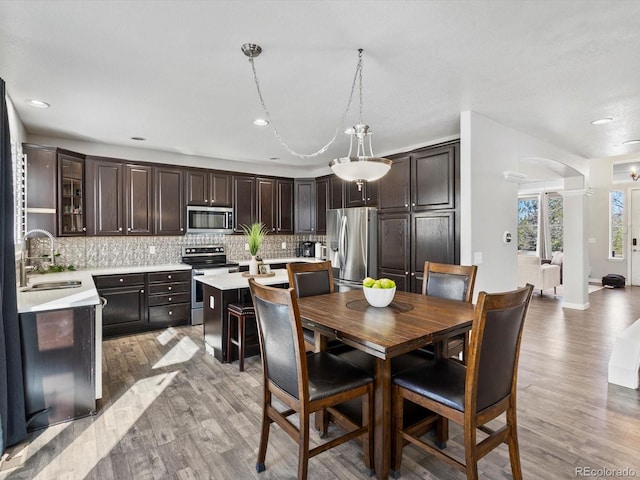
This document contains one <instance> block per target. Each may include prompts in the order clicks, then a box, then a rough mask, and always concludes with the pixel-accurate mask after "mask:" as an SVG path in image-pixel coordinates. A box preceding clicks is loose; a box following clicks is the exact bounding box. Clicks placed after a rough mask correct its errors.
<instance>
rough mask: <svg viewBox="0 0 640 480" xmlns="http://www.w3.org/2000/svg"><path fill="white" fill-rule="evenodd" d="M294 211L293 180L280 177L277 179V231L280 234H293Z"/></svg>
mask: <svg viewBox="0 0 640 480" xmlns="http://www.w3.org/2000/svg"><path fill="white" fill-rule="evenodd" d="M294 212H295V206H294V203H293V180H291V179H284V178H278V179H277V180H276V233H277V234H278V235H290V234H293V219H294Z"/></svg>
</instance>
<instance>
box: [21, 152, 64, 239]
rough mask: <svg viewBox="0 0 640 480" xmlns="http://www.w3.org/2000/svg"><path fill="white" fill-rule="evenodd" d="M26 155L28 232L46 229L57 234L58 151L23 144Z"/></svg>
mask: <svg viewBox="0 0 640 480" xmlns="http://www.w3.org/2000/svg"><path fill="white" fill-rule="evenodd" d="M22 151H23V153H25V154H26V156H27V158H26V166H25V175H26V192H25V195H26V197H25V208H26V210H25V213H26V221H27V225H26V229H27V230H31V229H34V228H42V229H45V230H47V231H49V232H51V233H52V234H54V235H55V234H56V233H57V232H56V224H57V221H56V212H57V210H56V203H57V198H56V181H57V174H56V172H57V168H56V161H57V160H56V149H55V148H50V147H41V146H39V145H31V144H23V146H22Z"/></svg>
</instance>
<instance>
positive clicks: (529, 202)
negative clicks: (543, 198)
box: [518, 196, 538, 253]
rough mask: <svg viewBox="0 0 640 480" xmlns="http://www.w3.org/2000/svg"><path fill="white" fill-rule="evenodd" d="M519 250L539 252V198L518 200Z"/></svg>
mask: <svg viewBox="0 0 640 480" xmlns="http://www.w3.org/2000/svg"><path fill="white" fill-rule="evenodd" d="M518 250H520V251H522V252H527V253H535V252H536V251H537V250H538V197H537V196H535V197H523V198H520V199H518Z"/></svg>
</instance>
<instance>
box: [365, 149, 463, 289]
mask: <svg viewBox="0 0 640 480" xmlns="http://www.w3.org/2000/svg"><path fill="white" fill-rule="evenodd" d="M458 148H459V143H457V142H454V143H448V144H444V145H436V146H434V147H429V148H424V149H420V150H417V151H415V152H410V153H408V154H403V155H398V156H396V157H395V158H392V160H393V162H394V163H393V165H392V166H391V171H390V172H389V173H387V175H386V176H384V177H382V178H381V179H380V181H379V182H380V185H379V187H380V188H379V197H378V207H379V215H378V229H379V230H378V245H379V247H378V249H379V252H378V266H379V271H378V274H379V276H383V277H388V278H392V279H393V280H395V281H396V284H397V285H398V288H400V289H407V290H410V291H413V292H417V293H419V292H420V291H421V289H422V277H423V270H424V262H425V261H427V260H428V261H431V262H439V263H459V261H460V254H459V250H460V238H459V231H460V228H459V225H458V222H459V203H460V202H459V199H458V196H459V172H458V170H459V156H458Z"/></svg>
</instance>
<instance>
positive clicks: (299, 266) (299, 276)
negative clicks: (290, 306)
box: [287, 261, 334, 298]
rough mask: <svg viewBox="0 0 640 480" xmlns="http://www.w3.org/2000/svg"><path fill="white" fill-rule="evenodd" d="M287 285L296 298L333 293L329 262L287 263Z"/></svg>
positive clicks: (331, 272) (331, 270)
mask: <svg viewBox="0 0 640 480" xmlns="http://www.w3.org/2000/svg"><path fill="white" fill-rule="evenodd" d="M287 274H288V275H289V286H290V287H291V288H293V289H294V290H295V291H296V296H297V297H298V298H302V297H310V296H312V295H322V294H324V293H333V289H334V285H333V268H332V267H331V262H330V261H326V262H316V263H287Z"/></svg>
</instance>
